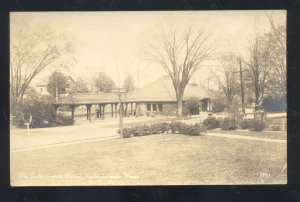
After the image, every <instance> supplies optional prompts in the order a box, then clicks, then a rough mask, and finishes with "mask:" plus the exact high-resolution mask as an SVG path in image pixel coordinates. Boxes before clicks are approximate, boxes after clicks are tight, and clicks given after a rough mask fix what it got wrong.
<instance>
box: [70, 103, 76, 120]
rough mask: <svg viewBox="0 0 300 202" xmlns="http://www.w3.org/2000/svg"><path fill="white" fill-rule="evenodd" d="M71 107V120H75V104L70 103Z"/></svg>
mask: <svg viewBox="0 0 300 202" xmlns="http://www.w3.org/2000/svg"><path fill="white" fill-rule="evenodd" d="M70 107H71V111H72V119H73V122H74V120H75V118H74V116H75V105H70Z"/></svg>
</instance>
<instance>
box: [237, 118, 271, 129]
mask: <svg viewBox="0 0 300 202" xmlns="http://www.w3.org/2000/svg"><path fill="white" fill-rule="evenodd" d="M239 126H240V128H241V129H244V130H245V129H249V130H251V131H263V130H264V129H265V128H266V124H265V122H264V121H261V120H256V119H254V120H242V121H240V122H239Z"/></svg>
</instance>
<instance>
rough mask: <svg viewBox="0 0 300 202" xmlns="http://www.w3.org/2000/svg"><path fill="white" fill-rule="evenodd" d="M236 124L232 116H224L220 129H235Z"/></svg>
mask: <svg viewBox="0 0 300 202" xmlns="http://www.w3.org/2000/svg"><path fill="white" fill-rule="evenodd" d="M237 125H238V124H237V121H236V120H235V118H234V117H226V118H224V120H223V122H222V124H221V128H222V130H235V129H237Z"/></svg>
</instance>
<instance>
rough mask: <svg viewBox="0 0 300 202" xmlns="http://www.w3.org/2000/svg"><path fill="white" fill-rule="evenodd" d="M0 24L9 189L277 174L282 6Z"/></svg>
mask: <svg viewBox="0 0 300 202" xmlns="http://www.w3.org/2000/svg"><path fill="white" fill-rule="evenodd" d="M9 20H10V24H9V25H10V31H9V32H10V41H9V43H10V51H9V53H10V78H9V81H10V95H9V98H10V138H9V139H10V183H11V186H132V185H261V184H287V167H288V165H287V113H286V111H287V90H286V88H287V75H286V71H287V68H286V58H287V53H286V52H287V51H286V41H287V36H286V35H287V34H286V32H287V31H286V29H287V28H286V24H287V23H286V21H287V12H286V10H223V11H192V10H191V11H97V12H75V11H73V12H10V15H9Z"/></svg>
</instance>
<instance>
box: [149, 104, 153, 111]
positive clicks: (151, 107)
mask: <svg viewBox="0 0 300 202" xmlns="http://www.w3.org/2000/svg"><path fill="white" fill-rule="evenodd" d="M150 111H151V112H152V111H153V106H152V104H150Z"/></svg>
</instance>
